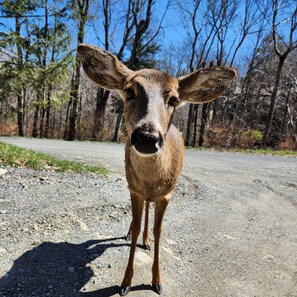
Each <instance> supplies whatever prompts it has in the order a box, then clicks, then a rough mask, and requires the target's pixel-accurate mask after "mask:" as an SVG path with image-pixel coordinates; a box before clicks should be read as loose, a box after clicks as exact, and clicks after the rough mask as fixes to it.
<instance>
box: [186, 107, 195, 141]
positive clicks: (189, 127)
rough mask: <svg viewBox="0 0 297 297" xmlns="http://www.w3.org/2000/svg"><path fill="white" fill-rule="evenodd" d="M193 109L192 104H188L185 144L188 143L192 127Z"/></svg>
mask: <svg viewBox="0 0 297 297" xmlns="http://www.w3.org/2000/svg"><path fill="white" fill-rule="evenodd" d="M193 110H194V104H191V103H190V104H189V112H188V120H187V132H186V139H185V146H189V145H190V137H191V128H192V121H193Z"/></svg>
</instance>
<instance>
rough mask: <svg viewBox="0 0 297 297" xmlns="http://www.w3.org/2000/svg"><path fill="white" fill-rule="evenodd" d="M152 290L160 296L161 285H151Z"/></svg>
mask: <svg viewBox="0 0 297 297" xmlns="http://www.w3.org/2000/svg"><path fill="white" fill-rule="evenodd" d="M153 290H154V291H155V292H156V293H157V294H159V295H162V286H161V284H153Z"/></svg>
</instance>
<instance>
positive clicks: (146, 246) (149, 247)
mask: <svg viewBox="0 0 297 297" xmlns="http://www.w3.org/2000/svg"><path fill="white" fill-rule="evenodd" d="M143 248H144V249H145V250H147V251H150V250H151V246H150V245H149V244H148V243H145V244H144V245H143Z"/></svg>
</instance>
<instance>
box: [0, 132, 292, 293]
mask: <svg viewBox="0 0 297 297" xmlns="http://www.w3.org/2000/svg"><path fill="white" fill-rule="evenodd" d="M0 141H5V142H9V143H13V144H16V145H19V146H22V147H27V148H31V149H35V150H39V151H44V152H48V153H51V154H54V155H58V156H60V157H63V158H67V159H71V160H79V161H82V162H86V163H97V164H98V163H101V164H102V165H104V166H106V167H107V168H108V169H109V170H110V172H111V173H110V175H109V176H108V177H107V178H101V177H98V176H95V175H92V174H84V175H79V174H74V173H55V172H49V171H41V172H35V171H32V170H28V169H14V168H8V172H7V173H6V174H5V175H4V176H3V177H1V178H0V238H1V239H0V240H1V241H0V296H1V297H4V296H6V297H12V296H24V297H29V296H54V297H59V296H69V297H76V296H80V297H83V296H87V297H89V296H99V297H100V296H102V297H104V296H113V295H117V290H118V285H119V284H120V282H121V278H122V276H123V273H124V269H125V266H126V263H127V260H128V253H129V243H127V242H126V241H125V239H124V238H123V236H124V235H125V234H126V232H127V230H128V226H129V223H130V203H129V194H128V191H127V189H126V181H125V177H124V171H123V168H124V161H123V160H124V146H123V145H117V144H103V143H90V142H64V141H58V140H40V139H21V138H3V137H2V138H0ZM0 167H1V165H0ZM162 238H163V239H162V242H161V246H162V249H161V273H162V279H163V296H166V297H167V296H168V297H169V296H170V297H173V296H177V297H184V296H193V297H194V296H195V297H197V296H199V297H216V296H217V297H222V296H224V297H235V296H236V297H237V296H242V297H246V296H248V297H255V296H257V297H266V296H267V297H297V159H296V158H286V157H271V156H258V155H243V154H231V153H220V152H204V151H186V157H185V166H184V170H183V174H182V177H181V179H180V182H179V184H178V186H177V189H176V193H175V196H174V197H173V199H172V201H171V203H170V205H169V208H168V211H167V213H166V215H165V221H164V225H163V237H162ZM152 240H153V239H152ZM151 264H152V252H149V251H145V250H143V249H141V247H139V248H138V249H137V253H136V263H135V277H134V279H133V290H132V291H131V292H130V293H129V296H131V297H132V296H140V297H141V296H157V295H156V293H154V292H153V291H151V289H150V286H149V284H150V281H151Z"/></svg>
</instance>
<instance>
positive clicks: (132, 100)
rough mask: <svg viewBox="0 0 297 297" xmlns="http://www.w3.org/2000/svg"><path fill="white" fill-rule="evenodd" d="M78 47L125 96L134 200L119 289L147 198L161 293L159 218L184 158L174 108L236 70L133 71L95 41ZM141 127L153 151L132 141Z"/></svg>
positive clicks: (224, 83) (210, 93)
mask: <svg viewBox="0 0 297 297" xmlns="http://www.w3.org/2000/svg"><path fill="white" fill-rule="evenodd" d="M78 52H79V54H80V58H81V61H82V64H83V68H84V70H85V71H86V73H87V75H88V76H89V77H90V78H91V79H92V80H93V81H95V82H96V83H97V84H99V85H100V86H101V87H104V88H107V89H117V90H119V91H120V92H122V95H123V98H124V101H125V123H126V128H127V132H128V137H129V140H128V142H127V144H126V149H125V169H126V178H127V181H128V186H129V190H130V194H131V203H132V222H131V225H130V229H129V232H128V237H131V239H132V243H131V249H130V256H129V261H128V265H127V268H126V272H125V275H124V278H123V281H122V286H121V290H120V295H126V294H127V293H128V292H129V289H130V287H131V282H132V277H133V274H134V269H133V262H134V255H135V250H136V244H137V239H138V236H139V233H140V227H141V217H142V212H143V209H144V203H145V201H146V210H145V212H146V215H145V228H144V233H143V244H144V246H145V247H147V248H149V238H148V218H149V203H150V202H154V203H155V219H154V229H153V233H154V238H155V241H154V262H153V267H152V284H153V288H154V290H155V291H156V292H157V293H159V294H160V293H161V291H162V290H161V276H160V267H159V249H160V248H159V243H160V238H161V231H162V221H163V217H164V213H165V210H166V207H167V205H168V202H169V199H170V198H171V195H172V192H173V190H174V187H175V185H176V183H177V180H178V177H179V175H180V172H181V169H182V164H183V158H184V143H183V139H182V136H181V134H180V132H179V131H178V130H177V129H176V128H175V127H174V126H173V125H171V121H172V117H173V114H174V111H175V109H176V107H177V106H178V105H179V104H180V103H182V102H183V101H188V102H192V103H203V102H208V101H211V100H213V99H215V98H217V97H218V96H220V95H221V94H222V93H223V92H224V90H225V89H226V88H227V87H228V85H229V84H230V82H231V81H232V79H233V78H234V76H235V71H234V70H232V69H229V68H224V67H212V68H208V69H202V70H198V71H196V72H193V73H191V74H189V75H186V76H183V77H181V78H178V79H176V78H173V77H171V76H169V75H168V74H166V73H162V72H160V71H157V70H148V69H144V70H139V71H132V70H130V69H128V68H127V67H126V66H124V65H123V64H122V63H121V62H120V61H118V60H117V58H116V57H115V56H113V55H112V54H110V53H109V52H107V51H105V50H102V49H99V48H97V47H94V46H89V45H83V44H82V45H80V46H79V47H78ZM177 100H178V101H177ZM172 102H174V103H173V104H172ZM139 131H140V132H141V133H140V134H141V135H145V139H146V140H145V141H147V142H145V141H143V140H141V141H143V144H144V145H145V147H146V148H147V147H148V145H150V146H151V144H149V143H150V142H149V141H148V140H147V139H150V140H151V139H154V140H156V143H154V145H155V147H154V146H153V149H151V147H150V150H151V151H152V152H153V153H152V154H150V153H147V152H146V150H145V149H143V148H142V150H143V152H145V153H141V152H140V151H138V150H137V149H136V147H135V145H133V144H132V142H133V141H132V139H133V134H134V136H135V134H136V132H139ZM138 141H140V140H139V139H138ZM138 149H139V148H138ZM156 149H157V151H155V150H156Z"/></svg>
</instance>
